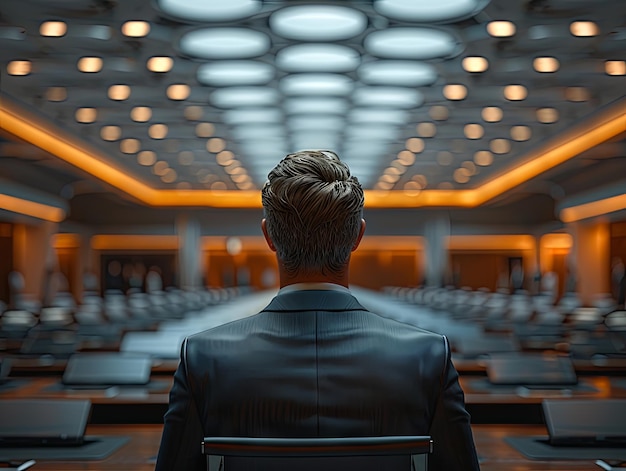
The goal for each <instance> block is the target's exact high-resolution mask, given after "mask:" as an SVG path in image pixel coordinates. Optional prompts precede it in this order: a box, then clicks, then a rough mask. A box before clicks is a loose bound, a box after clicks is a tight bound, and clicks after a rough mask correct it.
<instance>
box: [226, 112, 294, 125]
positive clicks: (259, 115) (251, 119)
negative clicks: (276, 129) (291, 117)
mask: <svg viewBox="0 0 626 471" xmlns="http://www.w3.org/2000/svg"><path fill="white" fill-rule="evenodd" d="M222 119H223V120H224V122H225V123H226V124H229V125H231V126H236V125H238V124H247V123H280V122H282V121H283V114H282V112H281V110H280V109H279V108H237V109H234V110H227V111H225V112H224V114H223V115H222Z"/></svg>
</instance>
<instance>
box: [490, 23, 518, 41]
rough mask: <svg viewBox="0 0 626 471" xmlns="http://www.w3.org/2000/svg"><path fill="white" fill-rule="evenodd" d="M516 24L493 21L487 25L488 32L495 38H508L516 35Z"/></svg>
mask: <svg viewBox="0 0 626 471" xmlns="http://www.w3.org/2000/svg"><path fill="white" fill-rule="evenodd" d="M515 29H516V28H515V24H513V23H511V22H510V21H491V22H489V23H488V24H487V32H488V33H489V34H490V35H491V36H493V37H494V38H508V37H510V36H513V35H514V34H515Z"/></svg>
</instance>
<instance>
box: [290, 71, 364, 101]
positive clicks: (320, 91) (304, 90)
mask: <svg viewBox="0 0 626 471" xmlns="http://www.w3.org/2000/svg"><path fill="white" fill-rule="evenodd" d="M353 88H354V82H353V81H352V79H351V78H350V77H348V76H346V75H340V74H294V75H288V76H286V77H284V78H283V79H282V80H281V81H280V89H281V91H282V92H283V93H284V94H285V95H308V96H311V95H322V96H329V95H334V96H346V95H349V94H350V93H351V92H352V90H353Z"/></svg>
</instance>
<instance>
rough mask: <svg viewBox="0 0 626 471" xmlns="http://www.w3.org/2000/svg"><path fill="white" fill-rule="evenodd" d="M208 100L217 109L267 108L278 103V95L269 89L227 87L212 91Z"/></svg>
mask: <svg viewBox="0 0 626 471" xmlns="http://www.w3.org/2000/svg"><path fill="white" fill-rule="evenodd" d="M210 100H211V103H212V104H213V105H215V106H217V107H218V108H238V107H241V106H245V107H250V106H268V105H275V104H276V103H278V101H279V100H280V94H279V93H278V92H277V91H276V90H275V89H273V88H269V87H229V88H223V89H221V90H216V91H214V92H213V93H212V94H211V97H210Z"/></svg>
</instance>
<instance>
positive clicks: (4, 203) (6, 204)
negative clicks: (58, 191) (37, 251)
mask: <svg viewBox="0 0 626 471" xmlns="http://www.w3.org/2000/svg"><path fill="white" fill-rule="evenodd" d="M0 209H6V210H7V211H11V212H14V213H19V214H24V215H26V216H31V217H34V218H37V219H43V220H45V221H51V222H61V221H63V219H65V211H64V210H63V209H61V208H57V207H54V206H48V205H47V204H43V203H37V202H35V201H30V200H26V199H23V198H18V197H16V196H11V195H5V194H3V193H0Z"/></svg>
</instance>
